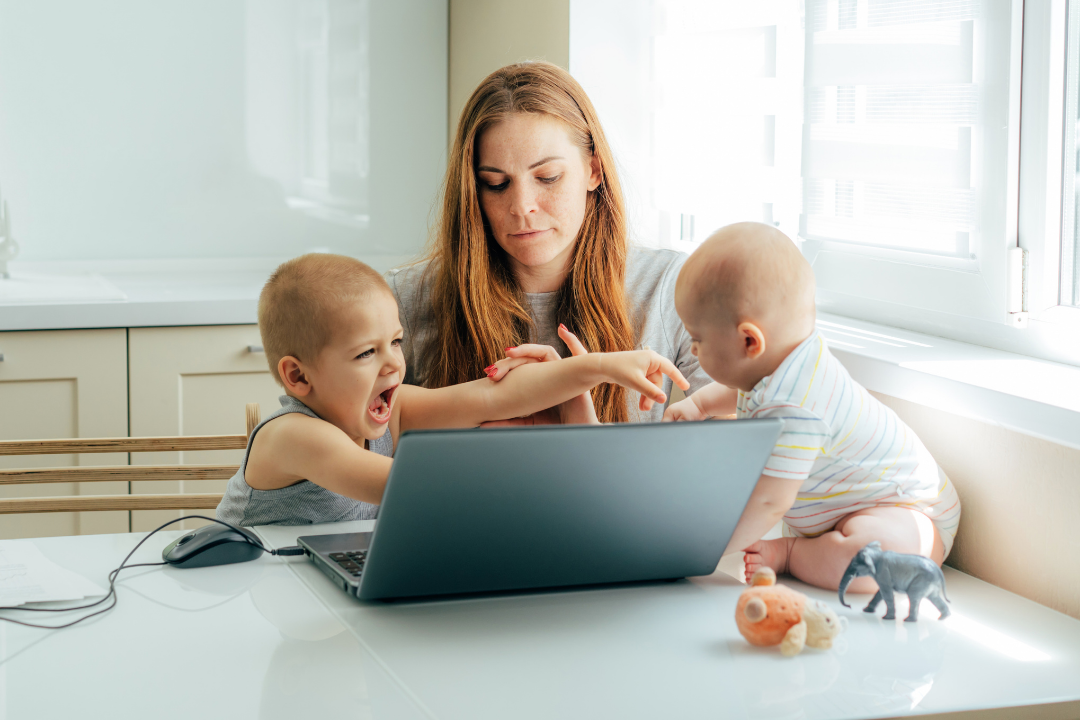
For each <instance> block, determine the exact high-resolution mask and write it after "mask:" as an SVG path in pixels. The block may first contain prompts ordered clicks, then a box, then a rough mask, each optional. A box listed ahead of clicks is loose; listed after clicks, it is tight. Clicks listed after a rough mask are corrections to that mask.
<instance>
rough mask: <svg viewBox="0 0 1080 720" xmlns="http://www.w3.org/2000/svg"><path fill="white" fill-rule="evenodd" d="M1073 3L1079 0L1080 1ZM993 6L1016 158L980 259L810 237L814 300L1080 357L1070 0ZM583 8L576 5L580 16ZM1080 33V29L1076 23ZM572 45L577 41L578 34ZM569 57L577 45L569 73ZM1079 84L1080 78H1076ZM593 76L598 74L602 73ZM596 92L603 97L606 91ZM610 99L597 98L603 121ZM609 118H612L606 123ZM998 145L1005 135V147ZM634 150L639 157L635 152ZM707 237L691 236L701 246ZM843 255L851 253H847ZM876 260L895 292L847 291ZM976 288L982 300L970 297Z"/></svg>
mask: <svg viewBox="0 0 1080 720" xmlns="http://www.w3.org/2000/svg"><path fill="white" fill-rule="evenodd" d="M579 1H580V2H583V3H585V4H586V5H589V6H593V5H602V4H604V3H603V2H600V3H597V2H596V0H591V1H590V0H579ZM1075 1H1076V2H1077V3H1080V0H1075ZM649 4H650V3H649V0H633V1H632V2H629V3H628V5H627V6H625V7H624V14H625V15H633V14H634V13H635V12H637V13H638V14H642V11H638V10H631V8H642V10H644V6H648V5H649ZM991 5H992V6H993V10H994V12H997V13H1000V15H998V16H997V19H998V20H1004V19H1005V18H1006V17H1007V20H1008V23H1009V35H1008V37H1009V41H1008V44H1009V51H1008V57H1007V58H1003V59H1002V63H1001V65H999V69H1000V68H1001V67H1003V66H1007V68H1008V87H1007V93H1008V112H1007V114H1006V116H1005V117H1003V118H1002V119H1001V121H1002V123H1003V124H1004V125H1005V127H1006V128H1007V132H1008V143H1007V144H1008V147H1007V155H1008V160H1007V164H1006V165H1005V171H1004V175H1005V177H1004V178H1002V177H1000V175H998V176H997V177H995V178H993V182H994V183H996V185H995V187H997V188H999V189H998V191H997V192H996V193H995V194H994V198H993V202H994V203H995V204H996V205H997V207H998V208H999V209H998V212H999V213H1000V215H999V216H998V217H999V219H997V220H995V222H994V223H993V224H994V227H993V228H992V232H987V235H986V237H985V238H984V241H983V245H982V248H980V250H981V252H980V253H979V259H978V263H977V265H976V263H975V262H974V261H964V260H960V259H957V261H955V262H952V261H946V262H934V263H928V262H926V261H925V260H924V261H923V262H920V261H919V258H918V254H917V253H909V252H905V251H902V250H887V249H879V248H859V247H850V246H848V247H847V248H844V247H842V244H840V243H829V242H818V243H813V242H810V243H806V244H807V245H810V247H809V248H807V249H809V250H810V252H809V253H808V255H810V256H811V259H812V260H813V261H814V263H815V272H816V273H817V274H818V280H819V296H818V299H819V303H818V306H819V309H820V310H821V311H823V312H826V313H831V314H834V315H840V316H846V317H851V318H855V319H858V320H863V321H869V322H873V323H878V324H882V325H887V326H892V327H898V328H904V329H907V330H912V331H915V332H921V333H925V334H928V335H935V336H938V337H946V338H949V339H952V340H958V341H961V342H966V343H970V344H974V345H982V346H985V347H990V348H995V349H997V350H1005V351H1008V352H1012V353H1017V354H1020V355H1027V356H1030V357H1034V358H1040V359H1043V360H1050V361H1055V362H1062V363H1067V364H1071V365H1080V309H1077V308H1072V307H1068V306H1063V305H1061V304H1060V302H1058V296H1059V292H1060V282H1061V242H1062V234H1061V224H1062V213H1061V211H1062V180H1063V175H1062V172H1063V168H1062V160H1063V158H1062V150H1063V148H1062V137H1063V136H1062V133H1063V129H1064V126H1063V122H1064V115H1063V112H1064V106H1063V102H1064V90H1065V86H1064V83H1065V80H1066V74H1065V48H1066V39H1067V38H1066V31H1065V25H1066V23H1065V18H1066V6H1067V0H1039V2H1027V3H1025V2H1023V0H1004V2H1000V3H987V5H984V8H985V7H988V6H991ZM575 12H576V11H575V9H574V6H573V5H572V11H571V18H572V19H573V18H574V17H575ZM592 13H594V14H596V13H598V8H593V9H592ZM654 17H655V16H654ZM655 21H656V20H654V22H655ZM661 21H662V20H661ZM644 22H647V21H644ZM1078 22H1080V21H1078ZM1074 24H1076V22H1074ZM999 27H1000V24H999ZM577 33H581V34H582V35H597V36H600V37H599V38H598V42H600V43H601V45H602V44H603V43H607V44H608V45H614V44H615V43H617V42H618V39H614V38H612V37H608V36H605V31H604V30H601V29H598V28H597V27H596V26H595V25H592V24H590V25H587V26H586V27H584V28H583V27H581V26H580V25H579V26H578V27H573V26H572V27H571V36H572V38H573V37H574V36H575V35H576V34H577ZM1077 35H1078V36H1080V32H1078V33H1077ZM1078 39H1080V38H1078ZM977 41H978V40H977ZM571 46H572V48H573V47H574V42H573V40H572V42H571ZM645 47H647V45H646V46H643V45H642V44H641V41H639V44H638V45H637V46H636V47H634V48H629V49H627V48H623V51H624V53H631V51H633V52H632V53H631V54H633V55H634V56H635V59H636V55H637V54H640V52H642V51H643V50H644V48H645ZM1022 59H1023V62H1021V60H1022ZM646 62H647V61H646ZM639 64H640V62H639ZM573 66H574V58H573V53H572V57H571V69H572V70H573V69H574V67H573ZM612 69H614V68H612ZM1077 81H1078V82H1080V78H1077ZM612 82H615V83H616V84H617V83H618V80H617V79H613V78H612V77H611V75H610V74H609V75H607V76H606V77H605V78H604V84H605V85H610V84H611V83H612ZM628 82H629V79H628ZM593 85H594V86H597V85H599V83H595V82H594V83H593ZM586 89H587V90H589V89H590V83H589V82H586ZM596 90H597V94H598V95H603V94H604V93H605V91H606V90H607V89H606V88H600V87H597V88H596ZM626 90H627V91H629V90H630V88H626ZM624 94H625V93H624ZM630 94H632V93H630ZM596 99H597V100H602V98H599V97H598V98H596ZM607 104H609V103H605V102H603V101H601V102H598V106H599V107H600V109H601V111H602V112H601V117H602V118H603V117H604V113H603V109H604V106H605V105H607ZM611 109H612V110H614V109H615V108H614V107H612V108H611ZM619 109H620V110H624V109H625V108H622V107H620V108H619ZM609 124H610V125H615V123H612V122H610V121H609ZM609 133H610V130H609ZM617 134H618V133H616V135H617ZM611 139H612V140H613V141H614V145H615V151H616V153H617V156H618V154H619V153H620V152H621V151H624V149H626V148H627V146H630V147H635V149H636V145H637V144H638V141H636V140H632V139H630V138H626V140H627V142H626V143H622V142H620V141H621V140H623V138H621V137H617V136H616V137H612V138H611ZM620 145H623V147H620ZM1001 147H1002V145H1001V144H1000V143H999V144H998V149H999V151H1000V148H1001ZM627 155H628V156H632V153H629V154H627ZM621 162H622V160H620V163H621ZM628 165H630V166H632V167H627V168H626V169H627V170H632V171H636V172H631V173H630V174H631V176H633V175H637V177H630V178H624V180H627V179H629V180H630V182H629V183H628V185H629V187H628V188H627V189H628V191H629V195H630V197H628V200H629V201H630V203H631V206H630V208H629V209H630V211H631V215H634V214H635V213H638V212H640V211H639V210H638V209H637V206H638V205H639V204H640V203H641V201H642V200H645V197H646V196H647V195H648V192H649V191H648V189H647V187H637V186H635V185H634V183H646V184H647V183H648V182H649V180H648V178H649V175H650V173H649V172H648V168H647V167H645V166H641V167H639V165H641V164H640V163H638V162H636V160H635V161H633V162H630V163H628ZM642 171H644V172H642ZM999 198H1000V202H998V199H999ZM646 204H647V203H646ZM753 219H756V218H753ZM662 225H663V223H661V226H662ZM784 225H785V227H782V229H784V230H785V231H786V232H788V233H789V234H790V235H794V234H795V233H794V232H793V231H794V229H795V228H793V227H791V226H790V223H784ZM654 227H655V223H639V224H638V227H637V229H638V232H639V240H641V241H643V242H644V243H646V244H651V242H652V241H653V240H654V238H652V237H650V236H651V234H652V230H653V229H654ZM661 230H662V228H661ZM642 231H644V232H642ZM700 239H701V238H699V237H697V235H695V237H694V241H695V244H696V242H697V241H700ZM670 245H673V246H675V247H677V248H679V249H683V250H690V249H692V247H688V246H687V245H686V244H680V243H677V242H673V243H670ZM834 245H835V247H834ZM1017 247H1020V248H1023V249H1024V250H1025V251H1026V254H1027V257H1026V273H1025V275H1024V279H1023V288H1024V294H1023V298H1022V301H1020V302H1010V301H1011V300H1013V299H1014V298H1015V297H1017V295H1016V293H1012V295H1010V255H1011V254H1013V253H1014V251H1015V249H1016V248H1017ZM815 251H816V257H814V254H815ZM835 251H843V252H835ZM830 252H832V253H833V257H831V258H830V257H827V256H826V257H825V258H823V255H824V254H825V253H830ZM840 255H843V257H842V258H840V257H839V256H840ZM837 260H839V261H837ZM965 262H966V263H967V265H965ZM868 268H875V272H876V274H877V276H878V277H879V278H882V277H883V278H887V279H888V281H889V284H891V285H892V286H893V288H894V291H892V292H891V293H890V292H882V291H881V290H880V289H879V288H873V290H874V292H873V293H872V294H871V295H872V296H870V297H868V296H867V295H865V294H863V295H859V294H855V293H853V292H844V291H842V290H841V289H840V287H841V284H840V283H839V282H837V280H838V279H843V278H854V279H855V281H858V279H859V278H860V277H861V274H863V273H866V270H867V269H868ZM920 295H922V297H920ZM976 296H978V302H974V301H972V298H974V297H976ZM1010 310H1023V311H1026V313H1027V314H1026V315H1023V314H1022V313H1020V314H1016V313H1014V314H1010ZM1021 327H1023V329H1020V328H1021Z"/></svg>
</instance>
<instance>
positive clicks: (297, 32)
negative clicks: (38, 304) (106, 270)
mask: <svg viewBox="0 0 1080 720" xmlns="http://www.w3.org/2000/svg"><path fill="white" fill-rule="evenodd" d="M447 20H448V9H447V0H394V2H381V1H379V0H246V1H245V0H154V2H145V1H144V0H95V2H92V3H88V2H83V1H82V0H34V2H23V1H22V0H0V193H2V195H3V196H4V197H5V198H6V199H7V200H8V202H9V205H10V209H11V216H12V230H13V234H14V236H15V237H16V239H17V240H18V241H19V243H20V245H21V246H22V255H21V259H26V260H51V259H127V258H193V257H243V256H259V255H270V256H283V255H293V254H297V253H300V252H303V251H305V250H309V249H313V248H326V249H329V250H332V251H336V252H342V253H347V254H363V253H387V254H389V253H393V254H404V253H410V252H414V251H416V250H417V249H419V248H420V247H421V246H422V245H423V244H424V242H425V241H426V239H427V228H428V224H429V220H430V212H431V208H432V205H433V201H434V199H435V195H436V193H437V189H438V185H439V182H440V181H441V179H442V173H443V168H444V158H445V149H446V148H445V135H444V129H445V127H446V107H447V102H446V97H447V83H446V78H447V40H448V27H447Z"/></svg>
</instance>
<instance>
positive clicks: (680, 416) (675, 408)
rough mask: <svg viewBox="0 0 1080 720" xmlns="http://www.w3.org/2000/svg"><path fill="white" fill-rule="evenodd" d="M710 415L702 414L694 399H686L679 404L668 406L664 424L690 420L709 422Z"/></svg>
mask: <svg viewBox="0 0 1080 720" xmlns="http://www.w3.org/2000/svg"><path fill="white" fill-rule="evenodd" d="M709 417H710V416H709V415H706V414H705V413H704V412H702V410H701V408H699V407H698V406H697V403H695V402H694V401H693V399H692V398H686V399H685V400H680V401H679V402H677V403H672V404H671V405H668V409H667V410H665V411H664V420H663V421H664V422H685V421H689V420H708V419H709Z"/></svg>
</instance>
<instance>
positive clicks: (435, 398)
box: [397, 350, 690, 432]
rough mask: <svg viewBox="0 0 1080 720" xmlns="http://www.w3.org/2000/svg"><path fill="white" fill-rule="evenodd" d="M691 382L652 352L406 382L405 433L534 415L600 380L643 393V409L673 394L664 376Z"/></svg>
mask: <svg viewBox="0 0 1080 720" xmlns="http://www.w3.org/2000/svg"><path fill="white" fill-rule="evenodd" d="M664 375H667V376H668V377H670V378H671V379H672V380H673V381H674V382H675V384H677V385H678V386H679V387H681V388H683V389H686V388H688V387H690V384H689V383H688V382H687V381H686V378H684V377H683V376H682V373H680V372H679V370H678V368H676V367H675V365H673V364H672V362H671V361H670V360H668V359H667V358H665V357H663V356H661V355H658V354H657V353H655V352H653V351H651V350H635V351H631V352H615V353H590V354H588V355H581V356H579V357H571V358H566V359H564V360H560V361H559V362H551V363H531V364H527V365H523V366H521V367H518V368H516V369H515V370H514V371H513V372H511V373H509V374H508V375H507V376H506V377H504V378H502V379H501V380H500V381H499V382H497V383H493V382H491V381H490V380H476V381H473V382H469V383H462V384H460V385H451V386H449V387H444V388H438V389H428V388H420V387H415V386H412V385H402V386H401V387H400V388H399V389H398V393H400V394H401V396H400V398H399V399H398V401H397V405H398V412H399V413H400V414H399V418H400V420H399V423H400V424H399V426H398V427H399V432H404V431H406V430H411V429H420V428H431V427H438V428H452V427H476V426H478V425H480V424H481V423H483V422H485V421H488V420H505V419H508V418H514V417H520V416H522V415H529V414H531V413H534V412H537V411H539V410H544V409H545V408H549V407H552V406H554V405H558V404H559V403H562V402H565V401H567V400H569V399H570V398H573V397H576V396H578V395H581V394H582V393H584V392H586V391H588V390H590V389H591V388H593V387H595V386H596V385H598V384H599V383H602V382H612V383H618V384H619V385H622V386H624V387H626V388H629V389H630V390H634V391H636V392H639V393H641V403H640V406H641V407H642V409H648V408H649V407H651V405H652V403H653V402H660V403H662V402H664V401H665V400H666V399H667V397H666V396H665V395H664V393H663V391H662V390H661V389H660V385H661V384H662V379H663V376H664Z"/></svg>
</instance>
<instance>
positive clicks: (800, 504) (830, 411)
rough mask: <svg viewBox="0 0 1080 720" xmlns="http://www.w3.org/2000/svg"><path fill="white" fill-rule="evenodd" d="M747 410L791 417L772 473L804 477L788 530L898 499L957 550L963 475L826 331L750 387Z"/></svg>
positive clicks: (742, 414) (817, 531) (741, 412)
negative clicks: (839, 351)
mask: <svg viewBox="0 0 1080 720" xmlns="http://www.w3.org/2000/svg"><path fill="white" fill-rule="evenodd" d="M737 416H738V417H739V418H778V419H780V420H783V421H784V431H783V433H782V434H781V435H780V439H779V440H778V441H777V443H776V447H775V448H774V449H773V454H772V456H771V457H770V458H769V460H768V462H767V463H766V464H765V470H764V471H763V473H762V474H764V475H768V476H770V477H777V478H791V479H799V480H802V481H803V482H802V487H800V489H799V494H798V496H797V499H796V500H795V504H794V505H793V506H792V507H791V509H790V510H788V512H787V514H785V515H784V525H785V528H784V529H785V535H788V536H789V537H790V536H792V535H793V536H795V537H815V536H817V535H821V534H822V533H825V532H827V531H829V530H831V529H832V528H833V526H835V525H836V523H837V521H838V520H840V519H841V518H842V517H844V516H845V515H848V514H850V513H853V512H855V511H857V510H861V509H864V508H870V507H874V506H879V505H898V506H903V507H911V508H915V509H918V510H919V511H920V512H922V513H924V514H925V515H927V516H928V517H929V518H930V519H931V520H932V521H933V522H934V525H935V526H936V527H937V529H938V532H939V533H940V534H941V539H942V542H944V544H945V555H946V556H948V554H949V551H950V550H951V549H952V544H953V539H954V538H955V537H956V528H957V526H958V525H959V523H960V498H959V497H958V496H957V494H956V490H955V488H954V487H953V484H952V483H951V482H950V481H949V479H948V478H947V477H946V476H945V474H944V473H943V472H941V470H940V469H939V468H938V465H937V463H936V462H935V461H934V458H933V457H931V456H930V453H929V452H928V451H927V449H926V447H925V446H924V445H923V444H922V442H921V441H920V440H919V438H918V437H916V436H915V433H914V432H912V430H911V428H909V427H908V426H907V425H905V424H904V422H903V421H902V420H900V418H899V417H897V415H896V413H894V412H893V411H892V410H890V409H889V408H888V407H886V406H885V405H883V404H882V403H881V402H880V401H878V400H877V399H876V398H874V397H873V396H872V395H871V394H870V393H869V392H867V391H866V389H865V388H864V387H862V386H861V385H859V384H858V383H857V382H855V381H854V380H852V379H851V376H850V375H849V374H848V372H847V370H846V369H845V368H844V366H843V365H841V364H840V361H839V360H837V359H836V358H835V357H833V354H832V353H831V352H829V348H828V345H827V344H826V343H825V338H823V337H822V336H821V334H820V333H817V332H815V333H814V334H813V335H811V336H810V337H809V338H807V339H806V340H805V341H803V342H802V344H800V345H799V346H798V347H797V348H795V350H793V351H792V352H791V354H790V355H788V356H787V357H786V358H785V359H784V361H783V362H782V363H780V367H778V368H777V369H776V372H774V373H773V374H772V375H770V376H769V377H766V378H764V379H763V380H762V381H761V382H759V383H758V384H757V385H755V386H754V389H753V390H751V391H750V392H748V393H747V392H742V391H740V392H739V401H738V409H737Z"/></svg>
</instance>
